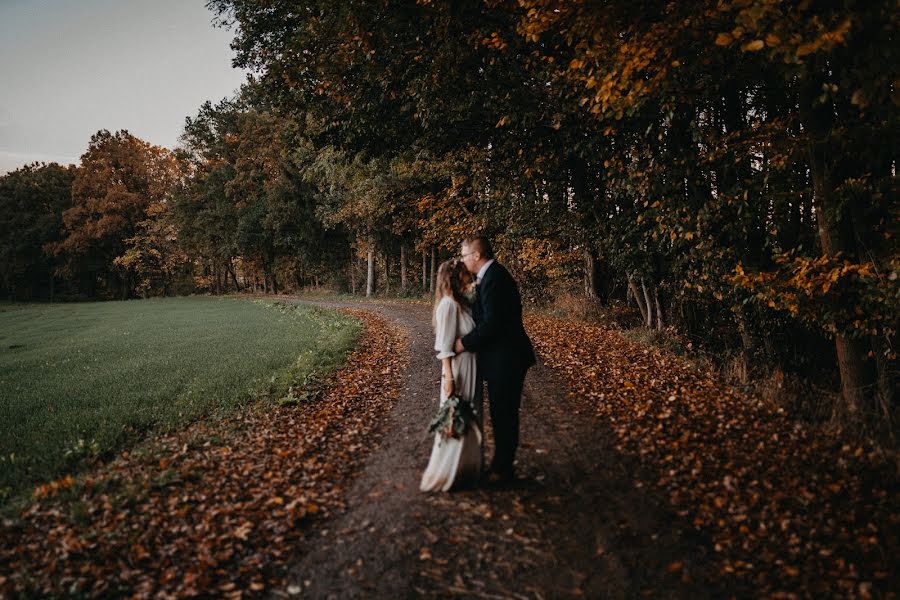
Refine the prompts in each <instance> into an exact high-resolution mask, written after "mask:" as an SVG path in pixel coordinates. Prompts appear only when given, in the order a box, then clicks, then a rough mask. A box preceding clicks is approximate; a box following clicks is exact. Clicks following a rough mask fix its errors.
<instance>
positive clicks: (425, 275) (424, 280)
mask: <svg viewBox="0 0 900 600" xmlns="http://www.w3.org/2000/svg"><path fill="white" fill-rule="evenodd" d="M427 289H428V253H426V252H425V248H422V291H423V292H424V291H425V290H427Z"/></svg>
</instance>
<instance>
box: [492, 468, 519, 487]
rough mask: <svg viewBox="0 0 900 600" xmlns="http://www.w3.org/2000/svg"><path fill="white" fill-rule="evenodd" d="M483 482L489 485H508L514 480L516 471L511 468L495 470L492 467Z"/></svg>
mask: <svg viewBox="0 0 900 600" xmlns="http://www.w3.org/2000/svg"><path fill="white" fill-rule="evenodd" d="M484 480H485V482H486V483H488V484H490V485H509V484H510V483H512V482H514V481H515V480H516V471H515V469H513V468H509V469H502V470H496V469H494V468H493V467H492V468H490V469H488V471H487V473H486V475H485V478H484Z"/></svg>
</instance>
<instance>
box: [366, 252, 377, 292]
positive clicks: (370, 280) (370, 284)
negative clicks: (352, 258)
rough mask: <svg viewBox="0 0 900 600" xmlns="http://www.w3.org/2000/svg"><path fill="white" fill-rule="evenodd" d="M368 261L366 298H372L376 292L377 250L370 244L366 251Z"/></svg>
mask: <svg viewBox="0 0 900 600" xmlns="http://www.w3.org/2000/svg"><path fill="white" fill-rule="evenodd" d="M366 259H367V261H368V268H367V271H366V298H370V297H371V296H372V294H373V293H374V292H375V250H373V249H372V245H371V244H369V249H368V250H367V251H366Z"/></svg>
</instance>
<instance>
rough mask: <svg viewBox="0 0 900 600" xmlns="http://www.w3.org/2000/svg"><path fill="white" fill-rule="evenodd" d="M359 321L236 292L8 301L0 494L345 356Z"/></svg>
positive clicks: (2, 343)
mask: <svg viewBox="0 0 900 600" xmlns="http://www.w3.org/2000/svg"><path fill="white" fill-rule="evenodd" d="M358 333H359V324H358V323H357V322H356V321H355V320H353V319H352V318H350V317H348V316H345V315H341V314H339V313H335V312H333V311H326V310H323V309H318V308H311V307H303V306H284V305H278V304H272V303H269V302H264V301H250V300H239V299H230V298H223V299H217V298H202V297H200V298H170V299H154V300H140V301H128V302H101V303H83V304H68V305H66V304H54V305H34V304H33V305H9V304H4V305H2V306H0V503H2V502H3V500H4V499H6V498H9V497H11V496H14V495H18V494H20V493H23V492H25V491H27V490H28V489H30V487H31V486H33V485H35V484H36V483H40V482H44V481H47V480H49V479H53V478H56V477H59V476H61V475H63V474H65V473H71V472H73V471H77V470H78V469H79V468H80V467H83V466H84V465H85V464H87V463H89V462H90V461H91V460H92V459H94V458H96V457H104V456H109V455H110V454H111V453H113V452H115V451H117V450H119V449H121V448H123V447H125V446H127V445H128V444H129V443H131V442H133V441H134V440H135V439H136V438H138V437H140V436H141V435H142V434H145V433H146V432H148V431H161V430H166V429H170V428H174V427H177V426H179V425H182V424H184V423H186V422H189V421H191V420H195V419H197V418H199V417H201V416H212V417H216V416H220V415H222V414H224V413H225V412H227V411H229V410H231V409H233V408H235V407H236V406H238V405H241V404H243V403H248V402H252V401H254V400H257V399H259V398H260V397H262V396H264V395H266V394H280V393H282V392H283V391H284V390H286V389H287V388H288V386H289V385H296V384H298V383H299V384H300V385H303V384H305V383H308V382H309V381H310V380H311V379H314V378H315V377H316V376H317V375H318V374H322V373H324V372H327V371H328V370H331V369H333V368H334V367H336V366H337V365H339V364H340V363H341V362H342V361H343V359H344V358H345V356H346V353H347V352H348V351H349V349H350V348H351V347H352V346H353V344H354V342H355V340H356V337H357V335H358Z"/></svg>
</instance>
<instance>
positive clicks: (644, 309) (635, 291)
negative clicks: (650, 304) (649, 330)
mask: <svg viewBox="0 0 900 600" xmlns="http://www.w3.org/2000/svg"><path fill="white" fill-rule="evenodd" d="M628 289H630V290H631V295H632V296H634V301H635V302H637V305H638V310H640V311H641V318H642V319H643V320H644V323H647V307H646V306H645V305H644V301H643V299H642V298H643V294H641V292H640V290H638V287H637V284H636V283H635V281H634V278H632V277H630V276H629V277H628Z"/></svg>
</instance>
